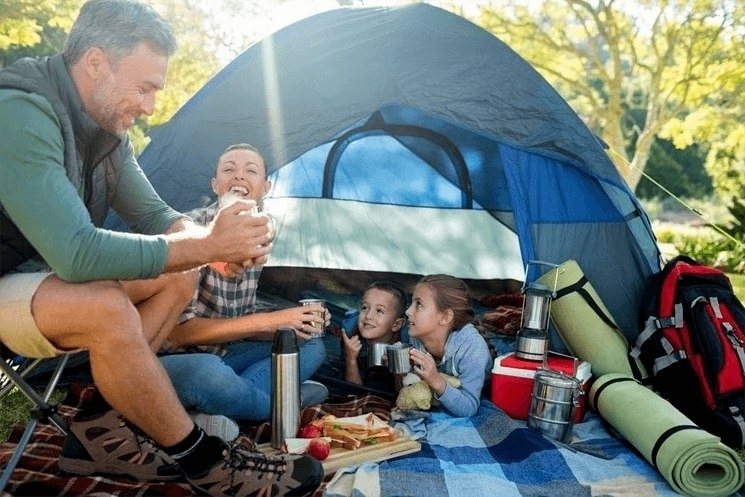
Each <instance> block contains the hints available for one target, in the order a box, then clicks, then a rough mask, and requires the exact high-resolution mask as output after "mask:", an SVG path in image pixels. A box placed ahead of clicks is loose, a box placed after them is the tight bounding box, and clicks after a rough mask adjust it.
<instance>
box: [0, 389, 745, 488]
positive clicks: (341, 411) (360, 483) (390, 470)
mask: <svg viewBox="0 0 745 497" xmlns="http://www.w3.org/2000/svg"><path fill="white" fill-rule="evenodd" d="M84 396H85V390H83V391H82V392H80V391H76V390H74V389H71V393H70V395H69V396H68V399H66V401H65V402H64V403H63V405H62V406H61V407H60V412H61V413H62V414H63V415H64V416H68V417H69V416H72V415H74V414H75V412H77V409H79V405H80V399H81V398H82V397H84ZM390 409H391V403H390V401H387V400H384V399H382V398H380V397H375V396H373V395H365V396H360V397H356V396H354V397H350V398H349V399H346V400H345V399H338V398H337V399H335V402H334V403H327V404H323V405H322V406H318V407H316V408H309V409H306V410H304V411H303V413H302V421H301V422H302V423H307V422H310V421H311V420H313V419H316V418H318V417H320V416H322V415H324V414H327V413H328V414H334V415H336V416H339V417H345V416H355V415H358V414H363V413H367V412H374V413H375V414H376V415H378V416H380V417H381V418H383V419H386V420H390ZM642 415H643V414H642V413H640V416H642ZM392 423H394V424H395V425H396V426H397V428H399V429H401V430H404V431H405V432H407V433H408V434H409V435H410V436H411V437H413V438H416V439H418V440H419V441H420V442H421V444H422V448H421V451H419V452H415V453H412V454H409V455H405V456H401V457H397V458H395V459H390V460H387V461H382V462H380V463H366V464H362V465H360V466H357V467H349V468H344V469H341V470H339V471H337V473H336V474H335V475H333V477H330V478H329V479H328V480H327V481H326V482H324V484H323V485H322V486H321V488H320V489H319V490H318V491H317V492H316V497H320V496H327V497H341V496H344V497H346V496H350V495H354V496H359V497H362V496H365V497H377V496H420V495H421V496H427V497H430V496H438V497H445V496H450V497H480V496H494V495H498V496H500V497H511V496H516V497H517V496H519V497H533V496H552V495H556V496H588V497H589V496H595V495H603V496H633V497H645V496H650V497H651V496H655V497H656V496H661V497H666V496H676V495H679V494H677V493H675V492H674V491H673V490H672V488H671V487H670V485H669V484H668V483H667V482H666V481H665V480H664V478H663V477H662V476H661V475H660V474H659V473H658V472H657V470H655V469H654V468H653V467H652V466H651V465H650V464H649V463H647V461H646V460H645V459H644V458H643V457H642V456H641V455H639V454H638V453H637V452H636V450H635V449H634V448H633V447H631V446H630V445H628V444H627V443H625V442H623V441H621V440H619V439H617V438H615V437H613V436H612V435H611V434H609V432H608V431H607V430H606V429H605V427H604V425H603V423H602V421H601V420H600V418H599V417H597V416H596V415H595V414H593V413H588V414H587V415H586V416H585V420H584V422H582V423H578V424H576V425H574V431H573V437H572V440H571V441H570V442H569V443H567V444H563V443H560V442H556V441H554V440H552V439H550V438H546V437H543V436H542V435H541V434H540V433H539V432H538V431H536V430H533V429H531V428H528V427H527V426H526V424H525V422H524V421H518V420H513V419H511V418H510V417H509V416H507V415H506V414H504V412H503V411H501V410H500V409H498V408H496V407H495V406H494V405H493V404H492V403H491V402H489V401H488V400H483V401H482V403H481V406H480V407H479V410H478V412H477V414H476V415H475V416H474V417H473V418H454V417H452V416H450V415H448V414H446V413H445V412H441V411H432V412H431V413H430V415H429V418H428V419H415V420H410V421H405V422H392ZM241 428H242V431H243V433H244V435H242V436H245V437H246V438H248V439H251V440H253V441H255V442H257V443H263V442H266V441H269V439H270V436H271V430H270V426H269V424H268V423H263V424H261V425H258V426H241ZM21 432H22V427H19V428H17V429H16V430H14V432H13V434H12V435H11V437H10V439H9V440H8V441H7V442H5V443H3V444H0V465H1V464H4V463H6V462H7V461H8V460H9V459H10V456H11V454H12V453H13V451H14V450H15V447H16V443H17V441H18V438H19V437H20V434H21ZM63 442H64V437H63V436H62V435H61V434H60V433H59V431H57V430H56V429H55V428H54V427H49V426H40V427H37V429H36V431H35V433H34V436H33V438H32V440H31V443H30V444H29V447H28V448H27V450H26V455H25V456H24V457H23V458H22V459H21V462H20V464H19V467H18V469H17V470H16V471H15V472H14V473H13V477H12V478H11V481H10V484H9V485H8V488H7V489H6V492H8V493H7V494H4V495H17V496H21V495H28V496H39V495H49V496H63V495H92V496H110V495H122V496H123V495H126V496H174V497H180V496H187V495H193V493H192V492H193V490H192V487H191V486H189V484H188V483H187V482H186V481H185V480H184V481H174V482H167V483H162V482H161V483H147V482H139V481H133V480H130V479H126V478H118V477H108V476H96V477H77V476H74V477H71V476H69V475H62V474H60V473H59V471H58V468H57V457H58V456H59V453H60V450H61V448H62V444H63ZM736 495H738V496H740V497H745V495H743V494H740V493H738V494H736Z"/></svg>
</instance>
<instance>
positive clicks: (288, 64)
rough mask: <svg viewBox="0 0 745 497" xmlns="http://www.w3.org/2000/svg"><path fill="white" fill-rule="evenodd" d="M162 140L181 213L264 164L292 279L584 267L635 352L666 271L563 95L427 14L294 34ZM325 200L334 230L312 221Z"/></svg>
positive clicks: (331, 19) (164, 177)
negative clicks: (645, 313)
mask: <svg viewBox="0 0 745 497" xmlns="http://www.w3.org/2000/svg"><path fill="white" fill-rule="evenodd" d="M169 84H178V82H174V81H171V82H169ZM150 138H151V143H150V144H149V145H148V146H147V148H146V149H145V150H144V151H143V153H142V154H141V156H140V158H139V160H140V163H141V165H142V167H143V169H144V171H145V172H146V174H147V175H148V177H149V178H150V179H151V181H152V183H153V185H154V186H155V188H156V189H157V191H158V192H159V193H160V194H161V196H162V197H163V198H164V199H165V200H166V201H167V202H169V203H170V204H171V205H173V206H174V207H176V208H177V209H180V210H183V211H188V210H190V209H193V208H195V207H199V206H200V205H204V204H205V203H206V202H209V201H210V195H211V191H210V186H209V185H210V178H211V177H212V175H213V171H214V164H215V162H216V160H217V157H218V155H219V154H220V152H221V151H222V150H223V149H224V148H225V147H226V146H228V145H230V144H233V143H238V142H249V143H251V144H253V145H254V146H256V147H257V148H258V149H259V150H261V151H262V152H263V154H264V156H265V158H266V163H267V166H268V172H269V173H270V178H271V180H272V181H273V187H272V190H271V191H270V192H269V194H268V196H267V199H266V205H267V207H268V208H270V206H272V205H274V206H279V205H282V206H284V207H286V206H287V205H293V209H297V210H300V211H302V214H303V215H290V214H291V212H290V211H288V210H287V209H286V208H284V210H282V211H281V212H282V213H281V216H282V219H281V221H282V229H283V232H284V234H283V233H282V232H280V233H278V236H277V240H276V244H275V245H276V247H277V249H276V251H275V253H273V254H272V257H271V259H270V263H271V264H272V265H275V266H278V267H290V268H291V267H319V268H324V267H328V268H332V267H333V268H346V269H350V270H364V269H367V268H365V267H364V265H365V264H368V263H370V261H371V257H370V254H373V253H380V254H383V255H382V256H381V257H378V258H375V267H376V269H378V270H383V271H389V272H406V271H416V272H418V273H421V274H426V273H435V272H438V273H439V272H444V273H450V274H453V275H455V276H459V277H463V278H479V279H502V278H512V279H522V278H523V277H524V270H525V269H524V268H525V267H526V265H527V263H528V261H531V260H541V261H546V262H550V263H553V264H560V263H562V262H564V261H565V260H568V259H574V260H576V261H577V262H578V263H579V265H580V266H581V268H582V270H583V271H584V273H585V275H586V276H587V277H588V279H589V280H590V281H591V282H592V284H593V286H594V287H595V288H596V290H597V291H598V293H599V294H600V295H601V296H602V298H603V301H604V302H605V303H606V305H607V306H608V309H609V310H610V311H611V312H612V313H613V315H614V318H615V319H616V321H617V322H618V324H619V327H620V328H621V329H622V330H623V332H624V334H625V335H626V337H627V339H628V340H629V341H632V340H633V339H634V338H635V337H636V334H637V333H638V330H637V323H636V314H637V309H638V307H639V300H640V298H641V288H642V285H643V282H644V281H645V280H646V278H647V277H648V276H649V275H650V274H652V273H654V272H657V271H658V270H659V267H660V253H659V250H658V249H657V246H656V243H655V239H654V235H653V233H652V230H651V226H650V224H649V220H648V218H647V216H646V214H645V213H644V211H643V209H642V207H641V206H640V204H639V202H638V200H637V199H636V198H635V196H634V195H633V192H631V191H630V190H629V188H628V186H627V185H626V184H625V183H624V181H623V180H622V178H621V177H620V175H619V174H618V171H617V170H616V168H615V167H614V165H613V164H612V162H611V161H610V160H609V158H608V156H607V154H606V152H605V150H604V147H603V144H602V143H601V142H600V141H599V140H598V139H597V138H596V137H595V136H594V134H593V133H592V132H591V131H590V130H588V129H587V127H586V126H585V124H584V123H583V121H582V120H581V119H580V118H579V117H578V116H577V115H576V113H575V112H574V111H573V110H572V109H571V108H570V107H569V106H568V104H567V103H566V102H565V101H564V100H563V98H561V96H560V95H559V94H558V93H557V92H556V91H555V90H554V89H553V88H552V87H551V86H550V85H549V84H548V83H547V82H546V81H545V80H544V79H543V78H542V77H541V76H540V75H539V74H538V73H537V72H536V71H535V70H534V69H533V68H532V67H531V66H530V64H528V63H527V62H525V61H524V60H523V59H522V58H521V57H519V56H518V55H517V54H516V53H515V52H514V51H512V50H511V49H510V48H509V47H508V46H506V45H505V44H504V43H503V42H501V41H500V40H498V39H497V38H496V37H494V36H493V35H492V34H490V33H488V32H487V31H485V30H483V29H482V28H480V27H478V26H476V25H475V24H473V23H471V22H469V21H467V20H466V19H464V18H462V17H459V16H457V15H455V14H452V13H450V12H447V11H445V10H442V9H439V8H437V7H433V6H430V5H427V4H410V5H406V6H401V7H389V8H382V7H381V8H340V9H335V10H331V11H327V12H324V13H321V14H317V15H315V16H312V17H309V18H307V19H303V20H301V21H299V22H297V23H295V24H292V25H290V26H287V27H285V28H283V29H281V30H279V31H277V32H276V33H274V34H272V35H270V36H269V37H267V38H265V39H263V40H261V41H259V42H257V43H256V44H254V45H253V46H251V47H249V48H248V49H247V50H246V51H245V52H243V53H242V54H240V55H239V56H238V57H237V58H236V59H235V60H233V61H232V62H231V63H230V64H228V65H227V66H226V67H225V68H224V69H223V70H222V71H220V72H219V73H218V74H217V75H216V76H215V77H214V78H213V79H212V80H210V81H209V82H208V83H207V84H206V85H205V86H204V87H203V88H202V89H201V90H200V91H199V92H197V93H196V94H195V95H194V96H193V97H192V98H191V99H190V100H189V101H188V102H187V103H186V104H185V105H184V106H183V107H182V108H181V109H180V110H179V111H178V112H177V113H176V114H175V115H174V116H173V118H172V119H171V120H170V121H169V122H167V123H165V124H164V125H162V126H160V127H157V128H155V129H153V130H152V132H151V134H150ZM288 199H294V200H292V202H294V203H292V204H288V203H287V202H289V200H288ZM319 201H321V202H320V203H321V204H323V208H322V209H323V210H322V211H321V212H326V213H327V214H328V217H327V218H326V219H325V220H324V219H321V218H317V221H316V222H314V223H312V224H310V223H308V222H307V219H312V218H313V214H311V212H312V209H315V208H317V207H318V205H319ZM335 202H336V203H335ZM342 202H344V203H345V204H344V207H342V206H341V205H342V204H341V203H342ZM384 205H385V206H388V205H390V206H401V209H399V210H393V211H391V212H390V213H389V212H388V210H387V207H386V210H385V212H386V215H385V218H384V219H383V220H382V221H381V220H377V219H374V216H373V217H371V216H368V215H367V214H364V215H359V214H356V213H355V212H365V211H367V212H370V210H371V209H372V207H374V206H384ZM350 206H352V207H350ZM371 206H372V207H371ZM412 208H413V209H416V208H420V209H434V210H440V212H445V211H446V210H447V211H448V212H451V213H453V214H454V215H455V216H457V214H455V213H456V212H457V211H469V210H470V211H474V210H476V211H481V213H485V214H488V216H486V217H481V216H472V215H468V214H466V215H463V216H461V217H462V219H460V218H459V219H460V220H458V221H451V222H449V223H443V224H442V225H440V224H439V223H438V222H437V217H438V214H437V212H434V213H432V212H428V213H427V214H426V215H424V214H422V216H421V219H420V222H411V221H412V217H411V216H412ZM306 210H307V212H306ZM382 210H383V209H381V211H382ZM417 212H420V211H417ZM334 216H337V217H334ZM329 218H333V229H328V230H327V227H329V228H330V226H327V223H328V222H329V221H328V219H329ZM449 218H450V219H453V218H452V216H451V217H449ZM413 219H414V221H416V219H417V218H413ZM303 220H304V221H303ZM404 220H406V221H407V222H404ZM109 223H110V224H109V226H111V227H116V228H117V229H121V228H122V227H123V225H122V223H121V221H119V220H118V219H117V218H116V217H114V216H112V217H111V218H110V220H109ZM497 226H499V227H497ZM504 228H507V229H506V230H504ZM297 230H300V231H302V230H306V231H308V230H320V232H323V230H326V234H327V235H328V236H311V235H310V234H304V235H302V236H298V235H292V234H293V233H297ZM443 233H445V234H446V235H447V236H445V237H443V236H442V235H443ZM284 236H287V237H288V238H286V239H283V237H284ZM402 239H407V240H409V241H411V240H416V241H418V243H417V244H411V243H408V244H399V243H398V241H399V240H402ZM475 239H477V240H476V241H475V242H474V240H475ZM285 242H287V243H286V244H285ZM352 242H354V243H352ZM472 242H473V243H472ZM280 247H282V248H280ZM489 247H495V249H494V250H490V249H489ZM497 247H499V248H498V249H497ZM433 248H436V250H434V249H433ZM399 249H400V250H399ZM438 250H439V251H440V252H442V253H447V254H449V255H453V254H454V255H455V257H450V258H448V259H445V258H441V257H437V256H436V252H437V251H438ZM420 251H421V252H422V254H430V253H432V255H422V254H419V252H420ZM365 252H367V254H366V253H365ZM417 255H422V256H421V257H415V256H417ZM488 257H491V258H492V259H493V260H494V261H496V262H494V263H491V264H484V263H482V261H483V260H484V259H485V258H488ZM402 258H403V259H405V260H404V261H403V262H402ZM409 259H411V260H409ZM454 259H455V260H457V261H461V260H466V261H476V262H475V263H466V264H460V263H458V262H452V261H453V260H454ZM445 261H447V262H445ZM538 276H539V275H528V278H529V279H530V280H533V279H535V278H537V277H538ZM554 338H555V337H554ZM554 345H557V344H555V343H554ZM558 345H559V347H558V348H559V349H561V346H560V344H558Z"/></svg>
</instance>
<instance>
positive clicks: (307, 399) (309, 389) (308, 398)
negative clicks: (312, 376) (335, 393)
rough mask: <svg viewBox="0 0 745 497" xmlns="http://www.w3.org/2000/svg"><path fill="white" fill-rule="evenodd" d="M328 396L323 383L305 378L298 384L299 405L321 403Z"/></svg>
mask: <svg viewBox="0 0 745 497" xmlns="http://www.w3.org/2000/svg"><path fill="white" fill-rule="evenodd" d="M328 396H329V389H328V388H326V385H324V384H323V383H318V382H317V381H313V380H305V381H304V382H302V383H301V384H300V407H308V406H315V405H318V404H323V403H324V402H325V401H326V399H327V398H328Z"/></svg>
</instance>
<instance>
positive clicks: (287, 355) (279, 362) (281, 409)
mask: <svg viewBox="0 0 745 497" xmlns="http://www.w3.org/2000/svg"><path fill="white" fill-rule="evenodd" d="M271 372H272V396H271V397H272V405H271V424H272V441H271V446H272V447H274V448H275V449H281V448H282V444H283V443H284V441H285V438H294V437H296V436H297V432H298V429H299V428H300V349H299V348H298V344H297V338H296V337H295V330H293V329H292V328H280V329H278V330H277V331H276V332H275V334H274V342H273V344H272V365H271Z"/></svg>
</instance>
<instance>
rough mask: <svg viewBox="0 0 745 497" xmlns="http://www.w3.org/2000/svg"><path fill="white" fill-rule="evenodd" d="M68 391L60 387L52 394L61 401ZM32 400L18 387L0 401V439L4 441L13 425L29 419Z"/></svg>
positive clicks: (23, 422)
mask: <svg viewBox="0 0 745 497" xmlns="http://www.w3.org/2000/svg"><path fill="white" fill-rule="evenodd" d="M65 394H66V391H64V390H62V389H59V390H57V391H55V392H54V393H53V394H52V401H53V402H54V403H57V404H58V403H60V402H62V400H63V399H64V398H65ZM30 409H31V401H30V400H28V399H27V398H26V396H25V395H23V392H21V391H20V390H18V389H14V390H12V391H11V392H9V393H8V394H7V395H6V396H5V397H3V398H2V402H0V441H2V442H4V441H6V440H7V439H8V437H9V436H10V432H11V430H12V429H13V427H15V426H18V425H25V424H26V423H28V420H29V411H30Z"/></svg>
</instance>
